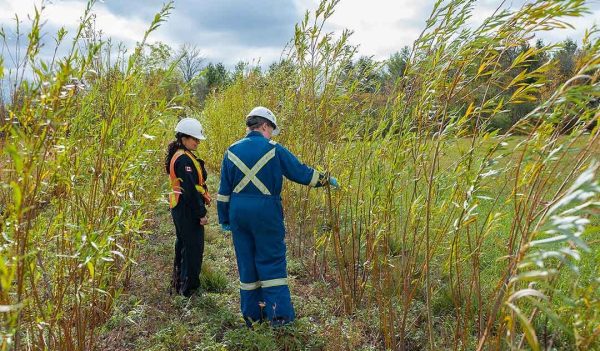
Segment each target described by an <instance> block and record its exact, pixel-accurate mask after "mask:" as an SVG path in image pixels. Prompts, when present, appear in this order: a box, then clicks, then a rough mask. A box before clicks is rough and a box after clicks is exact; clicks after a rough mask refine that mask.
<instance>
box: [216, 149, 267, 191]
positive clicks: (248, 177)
mask: <svg viewBox="0 0 600 351" xmlns="http://www.w3.org/2000/svg"><path fill="white" fill-rule="evenodd" d="M227 157H228V158H229V160H230V161H231V162H233V164H235V165H236V166H237V167H238V168H239V169H240V171H242V173H244V178H243V179H242V181H240V182H239V183H238V185H236V187H235V188H234V189H233V192H234V193H239V192H240V191H242V190H243V189H244V188H245V187H246V185H248V183H250V182H252V183H253V184H254V185H255V186H256V187H257V188H258V190H260V191H261V192H262V193H263V194H265V195H271V192H270V191H269V189H267V187H266V186H265V185H264V184H263V182H261V181H260V179H258V178H257V177H256V174H257V173H258V171H260V170H261V169H262V168H263V167H264V166H265V165H266V164H267V162H269V161H270V160H271V159H272V158H273V157H275V148H273V149H271V150H270V151H269V152H267V153H266V154H265V155H264V156H263V157H261V158H260V160H258V162H256V164H255V165H254V166H252V169H249V168H248V166H246V165H245V164H244V162H242V160H240V159H239V157H237V156H236V155H235V154H234V153H233V152H231V151H227Z"/></svg>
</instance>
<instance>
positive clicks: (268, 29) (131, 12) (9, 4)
mask: <svg viewBox="0 0 600 351" xmlns="http://www.w3.org/2000/svg"><path fill="white" fill-rule="evenodd" d="M163 2H164V1H163V0H104V1H99V2H98V3H97V4H96V6H95V8H94V12H95V13H96V16H97V17H96V24H97V27H98V28H99V29H101V30H102V31H103V32H104V35H105V37H108V36H110V37H112V38H113V40H114V41H121V42H123V43H125V44H126V45H127V46H129V47H132V46H133V45H134V43H135V42H136V41H138V40H140V39H141V38H142V36H143V33H144V31H145V30H146V29H147V28H148V25H149V24H150V22H151V20H152V18H153V16H154V14H155V13H156V12H157V11H158V10H159V9H160V8H161V6H162V4H163ZM40 3H41V1H40V0H35V1H34V0H0V25H2V26H3V27H4V29H5V31H6V32H7V34H9V35H10V34H11V33H14V27H15V25H14V16H15V13H16V14H18V15H19V17H20V18H21V19H22V20H23V21H24V22H28V20H27V17H26V16H27V14H30V13H33V8H34V4H37V5H38V6H39V4H40ZM85 3H86V2H85V1H83V0H52V1H46V4H47V5H46V7H45V9H44V15H43V18H44V19H45V20H46V21H47V22H46V24H45V27H44V29H45V31H46V32H47V34H46V35H47V37H46V38H47V39H48V38H52V37H54V36H55V35H56V30H57V29H58V28H59V27H60V26H65V27H66V28H67V29H71V31H73V29H74V28H75V27H76V24H77V23H78V21H79V18H80V17H81V15H82V13H83V10H84V8H85ZM509 3H510V2H509ZM512 3H513V4H514V6H517V5H519V4H521V3H522V1H521V0H513V1H512ZM498 4H499V1H490V0H483V1H480V2H479V4H478V5H477V7H476V10H475V16H474V17H473V18H474V19H473V21H481V20H482V19H483V18H485V16H486V15H489V14H491V12H492V11H493V9H495V7H496V6H497V5H498ZM317 5H318V1H317V0H201V1H198V0H176V1H175V9H174V10H173V12H172V13H171V16H170V18H169V19H168V22H167V23H164V24H163V25H162V26H161V27H160V28H159V29H158V31H156V32H155V33H154V34H153V35H152V36H151V38H150V41H162V42H164V43H167V44H168V45H170V46H171V47H173V48H177V47H178V46H180V45H181V44H183V43H189V44H192V45H195V46H197V47H198V48H199V49H200V50H201V53H202V55H203V56H204V57H205V58H206V59H207V61H211V62H223V63H225V64H226V65H227V66H228V67H232V66H233V65H234V64H235V63H236V62H238V61H240V60H243V61H248V62H255V63H256V62H257V60H259V59H260V62H261V64H262V65H268V64H269V63H271V62H273V61H276V60H277V59H278V58H279V57H280V56H281V52H282V50H283V48H284V46H285V44H286V43H287V42H288V41H289V40H290V39H291V38H292V36H293V32H294V25H295V23H297V22H299V21H300V20H301V19H302V17H303V15H304V13H305V11H306V10H314V9H315V8H316V6H317ZM432 6H433V0H420V1H415V0H368V1H366V0H342V1H341V2H340V4H339V5H338V7H337V9H336V12H335V14H334V16H333V17H332V18H331V20H330V22H329V30H333V31H338V32H339V31H341V29H343V28H349V29H352V30H354V34H353V35H352V37H351V42H352V43H353V44H358V45H360V47H359V54H360V55H366V56H374V57H375V58H376V59H385V58H387V57H389V55H390V54H392V53H394V52H396V51H399V50H400V49H401V48H402V47H403V46H404V45H410V44H411V43H412V42H413V41H414V40H415V39H416V38H417V36H418V35H419V33H420V32H421V30H422V29H423V27H424V23H425V19H426V18H427V16H428V15H429V13H430V11H431V9H432ZM588 6H589V7H590V9H591V11H592V13H590V14H588V15H586V16H585V17H584V18H579V19H576V20H573V21H572V22H571V24H572V25H573V26H575V27H576V29H575V30H571V29H568V30H560V31H554V32H551V33H543V34H541V35H540V37H541V38H542V39H544V40H545V41H546V42H548V41H560V40H563V39H565V38H567V37H570V38H573V39H580V38H581V36H582V33H583V31H584V30H585V29H586V28H588V27H590V26H591V25H592V24H593V23H595V22H596V23H598V24H600V23H599V22H600V1H598V0H595V1H590V2H589V5H588Z"/></svg>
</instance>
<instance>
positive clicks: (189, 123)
mask: <svg viewBox="0 0 600 351" xmlns="http://www.w3.org/2000/svg"><path fill="white" fill-rule="evenodd" d="M175 131H176V132H178V133H183V134H186V135H189V136H193V137H194V138H197V139H200V140H204V139H206V136H205V135H204V129H203V128H202V124H200V122H198V120H197V119H195V118H191V117H186V118H183V119H182V120H181V121H179V123H177V126H176V127H175Z"/></svg>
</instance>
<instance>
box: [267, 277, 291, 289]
mask: <svg viewBox="0 0 600 351" xmlns="http://www.w3.org/2000/svg"><path fill="white" fill-rule="evenodd" d="M260 285H262V287H263V288H270V287H272V286H279V285H288V283H287V278H278V279H271V280H263V281H261V282H260Z"/></svg>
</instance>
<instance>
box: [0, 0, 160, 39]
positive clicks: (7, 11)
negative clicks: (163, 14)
mask: <svg viewBox="0 0 600 351" xmlns="http://www.w3.org/2000/svg"><path fill="white" fill-rule="evenodd" d="M34 6H37V8H38V10H39V9H41V2H40V1H35V2H33V1H32V2H29V1H19V0H0V7H1V8H3V11H2V12H0V23H2V24H3V25H5V26H8V27H10V26H11V25H12V24H14V20H13V19H14V17H15V14H17V15H18V17H19V19H20V20H23V21H24V25H25V26H26V27H29V23H27V22H28V21H27V20H26V19H27V16H28V14H29V16H31V14H33V13H34V11H35V10H34ZM85 7H86V3H85V2H84V1H76V0H67V1H54V2H51V3H47V4H46V5H45V8H44V9H43V11H42V21H44V22H45V23H46V25H47V26H50V27H53V28H60V27H65V28H66V29H67V30H68V31H70V32H73V31H75V30H76V29H77V28H78V26H79V23H80V21H81V17H82V16H83V14H84V11H85ZM92 12H93V13H94V14H95V15H96V17H95V21H96V29H97V30H101V31H102V33H103V36H104V37H111V38H112V39H113V41H116V42H121V41H122V42H124V43H125V44H126V45H128V46H132V45H133V44H134V43H135V42H136V41H139V40H141V39H142V37H143V35H144V32H145V31H146V29H147V28H148V26H149V25H150V22H149V21H148V22H147V21H144V20H142V19H139V18H133V17H132V18H128V17H127V15H126V14H119V15H117V14H113V13H111V12H110V11H109V10H108V8H107V7H106V6H105V5H104V4H102V3H98V4H96V6H95V7H94V8H93V11H92ZM50 34H54V33H50Z"/></svg>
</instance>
